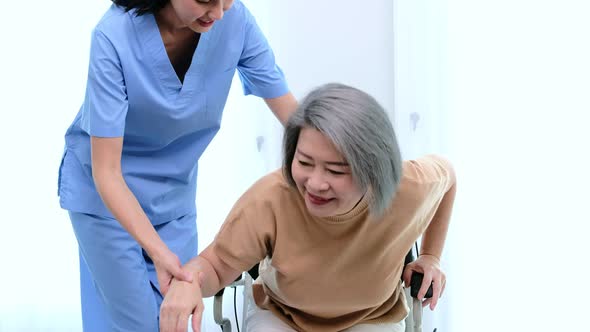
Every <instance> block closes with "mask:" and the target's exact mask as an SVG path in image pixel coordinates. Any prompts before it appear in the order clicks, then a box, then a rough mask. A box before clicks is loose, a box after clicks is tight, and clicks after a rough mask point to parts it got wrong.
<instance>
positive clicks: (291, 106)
mask: <svg viewBox="0 0 590 332" xmlns="http://www.w3.org/2000/svg"><path fill="white" fill-rule="evenodd" d="M264 101H265V102H266V105H267V106H268V108H270V110H271V111H272V112H273V113H274V115H275V116H276V117H277V119H279V121H281V123H282V124H283V126H284V125H285V124H287V120H289V117H290V116H291V114H293V112H295V109H296V108H297V100H296V99H295V97H294V96H293V94H292V93H291V92H288V93H287V94H285V95H283V96H280V97H277V98H265V99H264Z"/></svg>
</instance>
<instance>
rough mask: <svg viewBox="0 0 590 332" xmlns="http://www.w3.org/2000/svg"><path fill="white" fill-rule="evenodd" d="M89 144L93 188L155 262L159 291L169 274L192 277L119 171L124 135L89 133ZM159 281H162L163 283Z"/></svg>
mask: <svg viewBox="0 0 590 332" xmlns="http://www.w3.org/2000/svg"><path fill="white" fill-rule="evenodd" d="M90 145H91V150H92V151H91V153H92V177H93V179H94V184H95V185H96V189H97V191H98V193H99V195H100V197H101V198H102V201H103V202H104V204H105V205H106V207H107V208H108V209H109V211H111V213H112V214H113V216H114V217H115V219H117V220H118V221H119V223H121V225H122V226H123V228H125V230H127V232H129V234H131V236H133V238H134V239H135V240H136V241H137V242H138V243H139V245H140V246H141V247H142V248H143V249H144V250H145V251H146V252H147V253H148V255H149V256H150V257H151V258H152V260H153V261H154V263H155V265H156V270H157V272H158V281H160V286H161V290H162V291H163V292H164V293H165V292H166V290H167V287H168V285H169V283H170V279H171V276H174V277H176V278H178V279H181V280H192V277H191V276H190V274H188V273H186V272H184V271H182V268H181V265H180V260H179V259H178V257H176V255H174V253H172V251H170V250H169V249H168V247H167V246H166V244H165V243H164V241H162V239H161V238H160V236H159V235H158V233H157V232H156V230H155V229H154V226H152V223H151V222H150V220H149V219H148V217H147V215H146V214H145V212H144V211H143V209H142V208H141V205H140V204H139V202H138V201H137V198H136V197H135V195H134V194H133V192H131V190H130V189H129V187H128V186H127V183H126V182H125V179H124V178H123V173H122V171H121V153H122V150H123V138H122V137H108V138H105V137H95V136H92V137H91V139H90ZM166 276H169V277H166ZM162 278H163V279H162ZM160 279H162V280H160ZM162 281H165V282H164V283H162Z"/></svg>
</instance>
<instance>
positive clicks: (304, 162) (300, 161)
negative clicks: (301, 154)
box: [299, 160, 311, 166]
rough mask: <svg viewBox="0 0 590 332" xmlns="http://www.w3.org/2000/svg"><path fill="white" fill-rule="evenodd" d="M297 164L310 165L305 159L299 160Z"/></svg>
mask: <svg viewBox="0 0 590 332" xmlns="http://www.w3.org/2000/svg"><path fill="white" fill-rule="evenodd" d="M299 165H301V166H311V164H310V163H308V162H307V161H303V160H299Z"/></svg>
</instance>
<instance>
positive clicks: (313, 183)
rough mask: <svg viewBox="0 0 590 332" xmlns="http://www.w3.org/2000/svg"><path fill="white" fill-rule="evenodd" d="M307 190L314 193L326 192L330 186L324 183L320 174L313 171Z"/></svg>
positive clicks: (324, 180) (323, 178)
mask: <svg viewBox="0 0 590 332" xmlns="http://www.w3.org/2000/svg"><path fill="white" fill-rule="evenodd" d="M308 185H309V188H310V189H312V190H313V191H315V192H319V191H326V190H328V188H330V185H329V184H328V182H327V181H326V179H325V177H324V176H323V175H322V174H320V172H318V171H315V172H313V173H312V174H311V176H310V177H309V180H308Z"/></svg>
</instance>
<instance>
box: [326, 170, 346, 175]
mask: <svg viewBox="0 0 590 332" xmlns="http://www.w3.org/2000/svg"><path fill="white" fill-rule="evenodd" d="M328 172H330V174H334V175H344V174H346V173H344V172H340V171H334V170H331V169H329V170H328Z"/></svg>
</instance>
